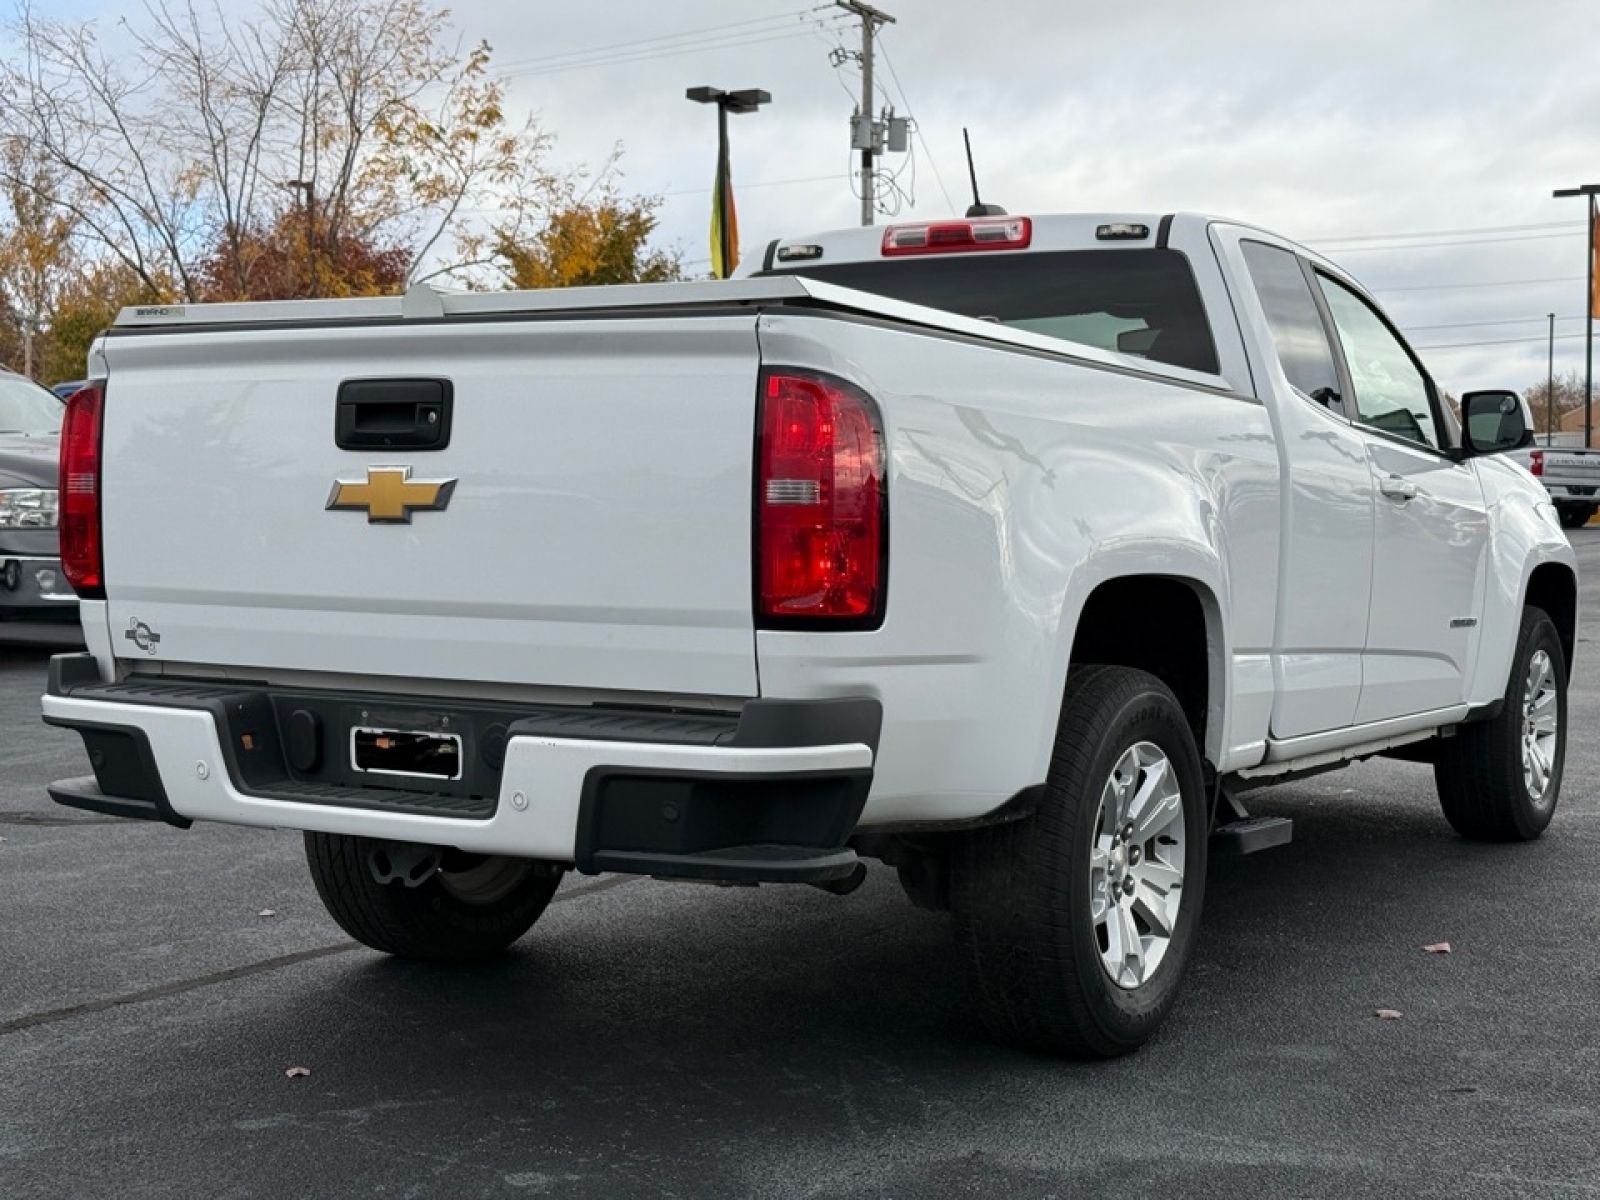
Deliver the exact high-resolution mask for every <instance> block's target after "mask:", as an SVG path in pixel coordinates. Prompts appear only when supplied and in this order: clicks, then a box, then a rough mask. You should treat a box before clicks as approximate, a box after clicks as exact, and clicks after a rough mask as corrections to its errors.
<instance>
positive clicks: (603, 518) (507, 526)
mask: <svg viewBox="0 0 1600 1200" xmlns="http://www.w3.org/2000/svg"><path fill="white" fill-rule="evenodd" d="M105 348H106V356H107V363H108V367H109V372H108V383H107V389H106V403H105V427H104V442H103V477H102V488H103V491H102V506H103V508H102V511H103V522H104V539H105V542H104V544H105V551H104V553H105V579H106V596H107V603H108V615H109V620H110V624H111V629H112V634H113V638H114V641H115V645H116V652H117V653H118V654H119V655H121V656H123V657H128V658H134V659H140V660H145V661H148V660H150V659H151V658H154V659H156V660H164V661H169V662H181V663H192V664H216V665H221V666H228V667H240V668H246V669H274V670H299V671H317V672H331V673H338V674H357V675H379V676H401V677H411V678H420V679H426V680H429V681H449V680H459V681H472V682H482V683H507V684H510V683H516V684H535V685H548V686H552V687H578V688H584V689H608V690H609V689H616V690H623V691H646V692H658V693H659V692H665V693H675V694H696V695H723V696H750V695H754V694H755V692H756V669H755V646H754V634H753V630H752V604H751V549H750V546H751V534H750V526H751V519H752V518H751V508H752V495H751V488H752V483H751V478H752V471H753V461H752V460H753V442H754V428H755V400H756V386H757V373H758V369H759V361H758V354H759V351H758V348H757V343H756V336H755V314H754V313H750V314H749V315H736V316H728V315H718V314H700V315H688V316H677V317H670V318H664V317H650V318H646V317H638V318H612V319H603V318H588V319H557V320H549V319H546V320H521V321H518V320H489V321H480V322H441V323H420V322H406V323H404V324H402V323H399V322H395V323H391V324H385V325H358V326H353V327H352V326H345V327H342V328H335V327H330V326H328V325H326V324H323V325H321V326H316V325H308V326H300V327H288V328H254V329H238V328H232V329H215V330H209V331H193V330H181V331H180V330H173V331H161V332H155V333H129V334H122V335H118V336H112V337H110V338H108V339H107V341H106V345H105ZM373 379H379V380H407V379H412V380H415V379H445V380H448V381H449V383H450V385H451V389H452V402H451V408H452V411H451V414H450V421H451V424H450V433H449V444H448V446H446V447H445V448H443V449H439V450H432V451H419V450H397V449H372V450H360V451H351V450H342V449H339V448H338V446H337V445H336V444H335V410H336V403H337V397H338V395H339V388H340V384H341V383H342V382H344V381H348V380H373ZM384 467H389V468H394V467H402V468H405V467H408V468H410V477H411V480H413V481H416V482H421V483H434V482H445V481H450V480H454V481H455V484H454V487H453V489H448V494H447V496H446V497H444V498H445V499H446V501H447V507H445V508H444V509H443V510H442V511H427V510H423V511H413V513H412V515H411V519H410V521H409V523H372V522H370V521H369V519H368V512H367V511H364V510H361V509H344V510H335V509H330V508H329V503H330V499H331V497H332V493H333V492H334V489H335V487H336V484H338V483H341V482H342V483H345V484H352V485H360V484H366V483H368V482H369V479H370V478H371V476H369V471H370V470H372V469H374V468H384ZM346 494H347V497H352V496H353V498H355V499H357V500H359V499H360V498H361V497H362V495H363V494H362V493H360V492H355V493H350V492H349V491H348V490H347V493H346ZM418 494H419V495H423V494H425V493H418ZM140 625H143V626H144V627H146V628H147V629H148V630H150V631H151V632H152V633H154V634H155V635H157V636H158V637H159V641H155V640H153V639H152V638H150V637H147V636H141V637H140V638H139V640H138V641H137V642H136V641H135V640H134V638H133V636H132V634H133V633H134V632H135V630H136V629H137V628H138V626H140Z"/></svg>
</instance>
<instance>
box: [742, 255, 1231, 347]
mask: <svg viewBox="0 0 1600 1200" xmlns="http://www.w3.org/2000/svg"><path fill="white" fill-rule="evenodd" d="M759 274H761V275H801V276H804V277H805V278H807V279H815V280H818V281H819V282H822V283H831V284H834V285H836V286H838V287H847V288H855V289H856V290H858V291H863V292H871V293H873V294H875V295H879V296H884V297H886V298H888V299H891V300H898V301H901V302H902V303H906V304H920V305H924V306H926V307H928V308H936V309H940V310H942V311H944V312H950V313H956V314H957V315H959V316H964V317H975V318H977V319H979V320H983V321H994V322H997V323H998V324H1000V325H1004V326H1007V327H1009V328H1012V329H1019V330H1025V331H1027V332H1029V333H1037V334H1043V335H1045V336H1046V337H1053V338H1059V339H1061V340H1062V341H1067V342H1076V343H1078V344H1079V345H1085V346H1093V347H1095V348H1097V349H1100V350H1110V351H1113V352H1115V353H1121V354H1128V355H1132V356H1134V357H1137V358H1144V359H1148V360H1149V361H1151V362H1158V363H1165V364H1167V365H1168V366H1174V367H1185V368H1187V369H1189V370H1191V371H1201V372H1204V373H1206V374H1208V375H1216V374H1220V368H1219V366H1218V362H1217V349H1216V344H1215V342H1214V341H1213V339H1212V336H1211V327H1210V325H1209V324H1208V322H1207V320H1206V313H1205V305H1204V304H1203V302H1202V301H1201V299H1200V291H1199V288H1198V287H1197V286H1196V284H1195V278H1194V271H1193V269H1192V268H1191V267H1190V265H1189V260H1188V259H1187V258H1186V257H1185V256H1184V255H1183V254H1182V253H1180V252H1179V251H1176V250H1170V249H1154V248H1152V249H1138V250H1133V249H1118V250H1055V251H1044V252H1027V253H1022V254H1001V253H996V254H960V255H952V256H950V257H948V258H932V257H930V258H920V259H895V260H892V261H887V262H877V261H870V262H839V263H817V264H815V265H798V266H795V267H779V268H776V269H774V270H770V271H762V272H759Z"/></svg>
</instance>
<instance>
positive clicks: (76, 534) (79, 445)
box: [60, 385, 106, 600]
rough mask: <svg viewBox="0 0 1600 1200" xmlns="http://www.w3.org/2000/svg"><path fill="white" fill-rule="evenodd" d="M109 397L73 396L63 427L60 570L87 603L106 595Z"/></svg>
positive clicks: (98, 393) (94, 389)
mask: <svg viewBox="0 0 1600 1200" xmlns="http://www.w3.org/2000/svg"><path fill="white" fill-rule="evenodd" d="M104 404H105V393H104V392H103V391H102V390H101V389H100V387H99V386H98V385H90V386H89V387H86V388H81V389H79V390H78V391H76V392H73V393H72V396H71V397H70V398H69V399H68V400H67V414H66V417H65V418H64V419H63V420H62V422H61V482H60V489H61V516H60V529H61V570H62V573H63V574H65V575H66V577H67V582H68V583H70V584H71V585H72V590H73V591H75V592H77V593H78V595H79V596H81V597H83V598H84V599H85V600H98V599H100V598H102V597H103V596H104V595H105V594H106V587H105V579H104V576H103V572H102V568H101V559H100V417H101V412H102V409H103V408H104Z"/></svg>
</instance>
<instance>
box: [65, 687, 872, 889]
mask: <svg viewBox="0 0 1600 1200" xmlns="http://www.w3.org/2000/svg"><path fill="white" fill-rule="evenodd" d="M397 703H403V704H404V706H405V711H404V712H403V713H396V712H395V706H396V705H397ZM43 708H44V719H45V721H46V722H48V723H49V724H52V725H57V726H61V727H64V728H69V729H76V730H77V731H78V732H79V733H80V734H82V736H83V738H84V744H85V748H86V750H87V751H88V753H89V759H90V764H91V766H92V767H93V768H94V772H95V773H94V775H93V776H88V777H84V778H82V779H72V780H62V781H60V782H58V783H56V784H53V785H51V788H50V794H51V796H52V798H53V799H55V800H56V801H57V802H58V803H61V804H66V805H69V806H73V807H81V808H89V809H93V810H95V811H98V812H109V813H112V814H114V815H118V816H129V817H143V818H147V819H152V820H160V821H166V822H167V823H169V824H173V825H180V826H184V825H187V824H189V823H190V822H192V821H220V822H225V823H228V824H234V825H254V826H268V827H281V828H291V829H305V830H317V831H321V832H325V833H341V834H348V835H352V836H358V837H371V838H378V839H383V840H391V841H402V842H417V843H423V844H429V845H440V846H454V847H457V848H459V849H462V850H465V851H469V852H472V853H480V854H509V855H517V856H522V857H529V858H540V859H548V860H553V861H558V862H570V863H573V864H574V865H575V866H576V867H577V868H578V869H579V870H580V871H585V872H589V873H594V872H599V871H628V872H637V873H645V874H656V875H671V876H682V877H689V878H709V879H734V880H741V881H795V882H803V881H820V880H826V879H833V878H839V877H841V876H843V875H846V874H848V873H849V872H850V871H851V870H852V869H853V867H854V864H855V856H854V854H853V852H851V851H850V850H848V849H846V847H845V841H846V839H847V838H848V837H849V836H850V834H851V832H852V831H853V830H854V829H855V825H856V822H857V820H858V819H859V817H860V815H861V809H862V807H863V806H864V805H865V803H866V798H867V790H868V788H869V786H870V784H871V780H872V763H873V757H874V754H875V750H876V745H877V738H878V729H879V725H880V723H881V710H880V708H879V706H878V703H877V701H876V700H873V699H870V698H847V699H837V700H819V701H775V700H752V701H749V702H747V703H746V705H745V707H744V709H743V711H741V712H740V713H737V714H732V713H728V714H721V713H704V712H696V713H674V712H661V711H643V710H610V709H586V708H567V709H555V708H549V707H544V708H523V709H508V708H506V707H505V706H491V705H478V704H461V703H457V702H454V701H446V700H438V699H429V698H415V699H413V698H406V699H405V700H404V701H403V702H402V701H397V700H396V698H395V697H393V696H370V695H368V696H363V695H360V694H354V693H307V692H288V691H280V690H274V689H265V688H259V687H253V686H251V685H233V684H227V685H215V684H201V683H195V684H185V683H181V682H174V681H167V680H154V681H150V682H137V683H135V682H132V681H130V682H129V683H124V684H103V683H101V682H100V680H99V677H98V675H97V674H96V668H95V664H94V660H93V659H92V658H91V657H90V656H88V655H60V656H57V657H56V658H55V659H54V660H52V663H51V669H50V683H49V689H48V691H47V693H46V695H45V697H44V700H43ZM356 723H382V724H384V725H385V726H388V725H391V724H392V725H394V726H395V727H398V728H413V727H422V726H424V725H426V727H428V728H435V727H448V728H451V729H453V730H456V731H459V734H460V736H461V737H462V739H463V757H464V758H465V759H466V760H467V762H468V765H467V768H466V769H464V770H463V771H462V772H461V776H462V777H461V778H460V779H459V780H454V781H444V780H428V779H411V778H406V779H395V778H388V777H386V778H382V779H377V778H372V777H363V776H361V775H360V774H359V773H357V772H356V771H355V770H354V768H353V766H352V764H351V763H350V762H349V761H348V756H347V754H346V753H345V751H344V747H345V746H346V745H347V744H348V735H347V729H348V728H349V727H350V726H351V725H352V724H356ZM308 730H310V731H311V732H310V733H308ZM318 731H320V732H318ZM308 738H311V739H312V741H311V743H308Z"/></svg>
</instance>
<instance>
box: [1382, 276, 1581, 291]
mask: <svg viewBox="0 0 1600 1200" xmlns="http://www.w3.org/2000/svg"><path fill="white" fill-rule="evenodd" d="M1582 278H1584V276H1582V275H1562V276H1559V277H1558V278H1555V279H1491V280H1487V281H1485V282H1483V283H1412V284H1407V285H1406V286H1404V287H1391V288H1371V289H1369V290H1371V291H1374V292H1377V293H1378V294H1379V295H1387V294H1389V293H1390V292H1442V291H1450V290H1453V289H1455V288H1486V287H1527V286H1530V285H1532V284H1535V283H1572V282H1573V281H1574V280H1578V279H1582Z"/></svg>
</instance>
